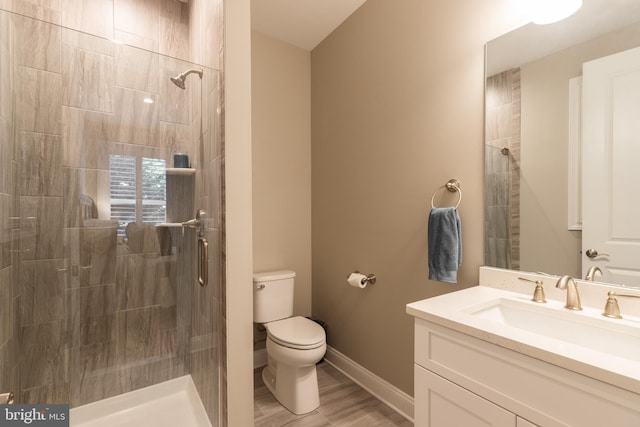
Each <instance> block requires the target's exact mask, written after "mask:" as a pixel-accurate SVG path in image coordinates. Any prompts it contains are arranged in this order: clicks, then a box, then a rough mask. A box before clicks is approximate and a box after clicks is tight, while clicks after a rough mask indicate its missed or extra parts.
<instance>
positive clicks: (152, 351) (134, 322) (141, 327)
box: [116, 306, 177, 364]
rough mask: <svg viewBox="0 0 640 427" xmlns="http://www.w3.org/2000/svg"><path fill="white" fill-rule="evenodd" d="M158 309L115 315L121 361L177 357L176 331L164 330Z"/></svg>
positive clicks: (138, 310) (151, 308) (126, 362)
mask: <svg viewBox="0 0 640 427" xmlns="http://www.w3.org/2000/svg"><path fill="white" fill-rule="evenodd" d="M161 314H162V313H161V310H160V308H159V307H158V306H152V307H146V308H140V309H134V310H125V311H118V312H116V328H117V334H118V335H117V337H118V339H117V341H118V344H117V345H118V350H117V353H118V362H119V363H122V364H129V363H140V362H143V361H145V360H148V359H152V358H156V357H160V356H162V355H171V354H175V346H176V342H177V339H176V338H177V337H176V330H175V329H170V330H162V329H161V328H160V324H161Z"/></svg>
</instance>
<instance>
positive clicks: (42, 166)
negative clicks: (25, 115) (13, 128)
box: [18, 132, 63, 196]
mask: <svg viewBox="0 0 640 427" xmlns="http://www.w3.org/2000/svg"><path fill="white" fill-rule="evenodd" d="M19 141H20V143H19V154H18V158H19V161H20V181H19V184H18V187H19V191H20V193H19V194H20V195H22V196H62V151H63V146H62V137H60V136H56V135H46V134H40V133H30V132H21V133H20V135H19Z"/></svg>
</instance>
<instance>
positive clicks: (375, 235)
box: [311, 0, 521, 394]
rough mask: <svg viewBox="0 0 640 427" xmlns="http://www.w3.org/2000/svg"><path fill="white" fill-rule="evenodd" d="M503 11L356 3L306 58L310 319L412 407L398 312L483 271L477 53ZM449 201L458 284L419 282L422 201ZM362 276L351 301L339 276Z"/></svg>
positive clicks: (415, 2) (507, 22)
mask: <svg viewBox="0 0 640 427" xmlns="http://www.w3.org/2000/svg"><path fill="white" fill-rule="evenodd" d="M516 3H517V2H512V1H509V0H487V1H481V2H475V1H467V0H453V1H447V2H436V1H423V0H403V1H401V2H390V1H387V0H368V1H367V2H366V3H364V5H363V6H362V7H361V8H360V9H358V10H357V11H356V13H355V14H353V15H352V16H351V17H350V18H349V19H348V20H347V21H346V22H345V23H344V24H343V25H341V26H340V27H339V28H338V29H337V30H336V31H335V32H334V33H332V34H331V35H330V36H329V37H328V38H327V39H325V40H324V41H323V42H322V43H321V44H320V45H319V46H318V47H316V48H315V49H314V50H313V51H312V54H311V66H312V69H311V75H312V88H311V89H312V92H311V102H312V109H311V110H312V124H311V125H312V126H311V128H312V157H311V158H312V168H311V170H312V196H313V205H312V206H313V208H312V209H313V210H312V221H313V225H312V230H313V234H312V243H313V251H312V253H313V314H314V316H318V317H320V318H322V319H324V320H326V321H327V322H328V324H329V329H328V331H329V332H328V342H329V345H331V346H332V347H334V348H336V349H337V350H338V351H340V352H342V353H344V354H345V355H346V356H347V357H349V358H351V359H352V360H354V361H355V362H356V363H358V364H360V365H362V366H364V367H365V368H367V369H368V370H370V371H371V372H373V373H375V374H376V375H379V376H380V377H382V378H383V379H385V380H387V381H388V382H390V383H391V384H393V385H394V386H396V387H398V388H400V389H401V390H403V391H405V392H406V393H409V394H413V368H412V366H413V322H412V319H411V318H410V316H408V315H407V314H406V313H405V304H406V303H408V302H411V301H416V300H420V299H423V298H427V297H431V296H435V295H438V294H442V293H445V292H451V291H454V290H457V289H461V288H463V287H468V286H473V285H475V284H477V281H478V267H479V266H480V265H482V263H483V188H482V183H483V149H484V148H483V147H484V143H483V124H484V121H483V109H484V101H483V99H484V44H485V43H486V42H487V41H488V40H490V39H492V38H494V37H496V36H498V35H500V34H502V33H504V32H506V31H508V30H510V29H513V28H515V27H516V25H517V24H519V23H520V22H521V16H518V11H517V10H516V9H515V7H516ZM450 178H456V179H458V180H459V181H460V183H461V185H462V190H463V194H464V197H463V200H462V203H461V205H460V207H459V211H460V215H461V219H462V234H463V263H462V267H461V269H460V271H459V275H458V284H457V285H452V284H445V283H440V282H433V281H429V280H428V279H427V250H426V246H427V215H428V212H429V209H430V198H431V195H432V194H433V192H434V191H435V190H437V189H438V188H439V187H441V186H443V185H444V184H445V183H446V182H447V180H448V179H450ZM354 269H359V270H360V271H363V272H366V273H375V274H376V275H377V283H376V284H375V285H373V286H369V287H368V288H367V289H364V290H358V289H354V288H351V287H349V286H347V284H346V280H345V278H346V275H347V274H348V273H349V272H350V271H352V270H354Z"/></svg>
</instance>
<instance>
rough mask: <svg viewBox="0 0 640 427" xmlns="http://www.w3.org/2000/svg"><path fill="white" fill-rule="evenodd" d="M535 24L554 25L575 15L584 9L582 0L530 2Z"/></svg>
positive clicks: (539, 0) (535, 0)
mask: <svg viewBox="0 0 640 427" xmlns="http://www.w3.org/2000/svg"><path fill="white" fill-rule="evenodd" d="M528 3H529V8H530V10H531V16H532V17H533V19H532V20H533V23H534V24H538V25H545V24H552V23H554V22H558V21H562V20H563V19H565V18H568V17H569V16H571V15H573V14H574V13H576V12H577V11H578V9H580V8H581V7H582V0H529V1H528Z"/></svg>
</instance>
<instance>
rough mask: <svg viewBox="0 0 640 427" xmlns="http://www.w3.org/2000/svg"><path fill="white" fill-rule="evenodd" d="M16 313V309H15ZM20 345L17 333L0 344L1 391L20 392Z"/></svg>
mask: <svg viewBox="0 0 640 427" xmlns="http://www.w3.org/2000/svg"><path fill="white" fill-rule="evenodd" d="M16 311H17V309H16ZM20 359H21V355H20V343H19V336H18V332H17V331H16V333H15V334H14V335H13V336H12V337H11V338H10V339H9V340H8V341H6V342H5V343H0V387H2V390H10V391H13V392H16V391H17V390H20Z"/></svg>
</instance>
